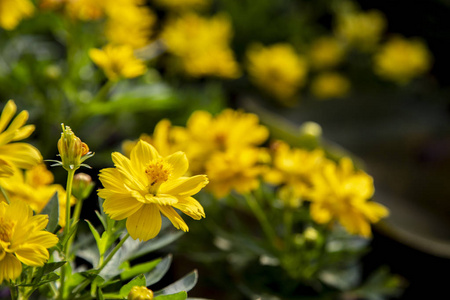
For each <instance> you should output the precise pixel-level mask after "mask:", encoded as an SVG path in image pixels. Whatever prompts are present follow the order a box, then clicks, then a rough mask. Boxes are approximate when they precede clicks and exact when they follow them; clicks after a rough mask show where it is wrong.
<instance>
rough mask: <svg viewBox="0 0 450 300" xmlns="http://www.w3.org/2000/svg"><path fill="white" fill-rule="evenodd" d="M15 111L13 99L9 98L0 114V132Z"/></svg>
mask: <svg viewBox="0 0 450 300" xmlns="http://www.w3.org/2000/svg"><path fill="white" fill-rule="evenodd" d="M16 111H17V106H16V104H15V103H14V101H13V100H9V101H8V102H7V103H6V105H5V107H4V108H3V111H2V115H1V116H0V132H2V131H3V130H5V128H6V126H8V124H9V122H10V121H11V119H12V117H13V116H14V114H15V113H16Z"/></svg>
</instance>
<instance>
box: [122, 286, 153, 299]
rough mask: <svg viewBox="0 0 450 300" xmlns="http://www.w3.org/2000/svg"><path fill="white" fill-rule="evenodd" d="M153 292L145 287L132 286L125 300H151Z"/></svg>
mask: <svg viewBox="0 0 450 300" xmlns="http://www.w3.org/2000/svg"><path fill="white" fill-rule="evenodd" d="M152 299H153V291H152V290H150V289H148V288H146V287H145V286H133V287H132V288H131V291H130V293H129V294H128V297H127V300H152Z"/></svg>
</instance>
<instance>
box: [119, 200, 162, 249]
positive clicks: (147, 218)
mask: <svg viewBox="0 0 450 300" xmlns="http://www.w3.org/2000/svg"><path fill="white" fill-rule="evenodd" d="M161 223H162V220H161V214H160V212H159V209H158V206H157V205H155V204H145V205H143V206H142V207H141V209H139V210H138V211H137V212H135V213H134V214H132V215H131V216H129V217H128V219H127V224H126V226H127V230H128V233H130V236H131V237H132V238H133V239H139V240H141V241H148V240H149V239H152V238H154V237H155V236H157V235H158V233H159V231H160V230H161Z"/></svg>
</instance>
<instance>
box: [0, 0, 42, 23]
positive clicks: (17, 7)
mask: <svg viewBox="0 0 450 300" xmlns="http://www.w3.org/2000/svg"><path fill="white" fill-rule="evenodd" d="M33 13H34V5H33V3H32V2H31V1H29V0H0V27H2V28H4V29H6V30H12V29H14V28H16V26H17V25H18V24H19V23H20V21H22V20H23V19H25V18H27V17H30V16H31V15H32V14H33Z"/></svg>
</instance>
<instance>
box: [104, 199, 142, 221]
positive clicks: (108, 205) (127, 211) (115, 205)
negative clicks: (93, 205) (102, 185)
mask: <svg viewBox="0 0 450 300" xmlns="http://www.w3.org/2000/svg"><path fill="white" fill-rule="evenodd" d="M99 195H100V193H99ZM100 196H101V195H100ZM143 205H144V204H143V203H142V202H139V201H137V200H136V199H135V198H133V197H131V196H130V195H126V194H114V195H111V196H109V197H107V198H106V199H105V201H104V202H103V210H104V211H105V213H107V214H108V215H109V217H110V218H111V219H113V220H123V219H125V218H127V217H130V216H131V215H133V214H134V213H136V212H137V211H138V210H139V209H141V208H142V206H143Z"/></svg>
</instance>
